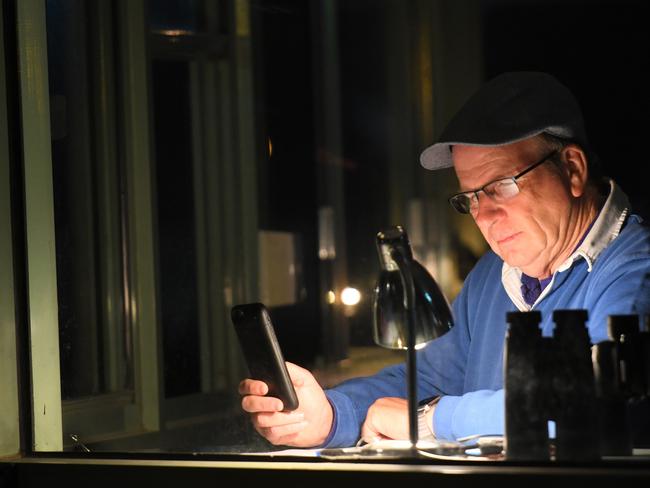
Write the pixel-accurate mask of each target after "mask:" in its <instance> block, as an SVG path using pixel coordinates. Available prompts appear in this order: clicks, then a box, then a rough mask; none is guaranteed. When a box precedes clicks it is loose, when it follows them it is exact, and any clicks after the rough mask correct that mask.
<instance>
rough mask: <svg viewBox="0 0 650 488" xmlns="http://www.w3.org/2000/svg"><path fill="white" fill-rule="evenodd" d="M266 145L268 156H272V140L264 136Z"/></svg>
mask: <svg viewBox="0 0 650 488" xmlns="http://www.w3.org/2000/svg"><path fill="white" fill-rule="evenodd" d="M266 142H267V146H268V148H269V158H270V157H271V156H273V141H271V137H267V138H266Z"/></svg>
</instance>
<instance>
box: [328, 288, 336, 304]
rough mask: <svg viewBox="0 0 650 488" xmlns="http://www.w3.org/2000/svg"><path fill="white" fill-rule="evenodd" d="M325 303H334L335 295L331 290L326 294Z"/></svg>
mask: <svg viewBox="0 0 650 488" xmlns="http://www.w3.org/2000/svg"><path fill="white" fill-rule="evenodd" d="M327 303H329V304H330V305H332V304H334V303H336V293H334V292H333V291H332V290H330V291H328V292H327Z"/></svg>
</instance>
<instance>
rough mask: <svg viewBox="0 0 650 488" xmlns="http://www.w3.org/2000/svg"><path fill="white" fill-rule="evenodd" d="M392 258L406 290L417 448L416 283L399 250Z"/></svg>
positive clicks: (411, 434)
mask: <svg viewBox="0 0 650 488" xmlns="http://www.w3.org/2000/svg"><path fill="white" fill-rule="evenodd" d="M391 258H392V259H393V261H394V262H395V264H397V268H398V269H399V272H400V277H401V279H402V287H403V289H404V309H405V310H406V322H407V330H408V337H407V338H408V343H407V348H406V374H407V381H408V384H407V385H408V398H407V401H408V423H409V439H410V441H411V444H412V447H413V448H415V446H416V444H417V442H418V418H417V407H418V400H417V398H418V395H417V365H416V354H415V340H416V337H415V282H414V281H413V273H412V272H411V268H410V265H409V263H408V261H407V260H406V259H405V257H404V256H403V255H402V253H400V252H399V251H398V250H397V249H393V250H392V251H391Z"/></svg>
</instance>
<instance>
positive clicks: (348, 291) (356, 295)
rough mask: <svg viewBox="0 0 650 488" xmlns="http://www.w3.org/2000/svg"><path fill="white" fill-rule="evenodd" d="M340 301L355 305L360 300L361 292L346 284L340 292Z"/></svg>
mask: <svg viewBox="0 0 650 488" xmlns="http://www.w3.org/2000/svg"><path fill="white" fill-rule="evenodd" d="M341 301H342V302H343V304H344V305H356V304H357V303H359V302H360V301H361V292H359V290H357V289H356V288H352V287H349V286H348V287H346V288H344V289H343V291H342V292H341Z"/></svg>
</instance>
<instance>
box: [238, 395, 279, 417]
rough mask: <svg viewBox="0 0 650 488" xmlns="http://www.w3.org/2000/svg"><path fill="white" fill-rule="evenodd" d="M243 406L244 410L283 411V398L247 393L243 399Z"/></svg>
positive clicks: (254, 411) (252, 411) (251, 411)
mask: <svg viewBox="0 0 650 488" xmlns="http://www.w3.org/2000/svg"><path fill="white" fill-rule="evenodd" d="M241 408H242V409H243V410H244V412H248V413H257V412H281V411H282V408H283V406H282V400H279V399H278V398H275V397H265V396H258V395H246V396H245V397H243V398H242V399H241Z"/></svg>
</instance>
